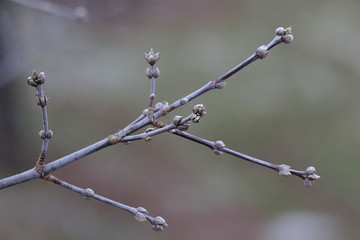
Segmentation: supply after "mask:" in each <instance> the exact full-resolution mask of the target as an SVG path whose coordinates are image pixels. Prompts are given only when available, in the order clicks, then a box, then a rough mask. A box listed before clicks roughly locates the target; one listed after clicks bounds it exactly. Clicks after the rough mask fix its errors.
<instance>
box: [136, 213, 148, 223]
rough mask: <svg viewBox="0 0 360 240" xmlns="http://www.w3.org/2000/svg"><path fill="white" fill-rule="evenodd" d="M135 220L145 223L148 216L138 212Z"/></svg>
mask: <svg viewBox="0 0 360 240" xmlns="http://www.w3.org/2000/svg"><path fill="white" fill-rule="evenodd" d="M135 219H136V220H137V221H139V222H144V221H146V216H145V215H144V214H143V213H142V212H136V213H135Z"/></svg>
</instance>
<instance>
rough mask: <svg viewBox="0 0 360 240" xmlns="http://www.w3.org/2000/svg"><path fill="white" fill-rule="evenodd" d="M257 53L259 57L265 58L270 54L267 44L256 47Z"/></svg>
mask: <svg viewBox="0 0 360 240" xmlns="http://www.w3.org/2000/svg"><path fill="white" fill-rule="evenodd" d="M255 55H256V56H257V57H258V58H259V59H264V58H265V57H266V56H267V55H269V51H268V48H267V47H266V46H265V45H262V46H260V47H258V49H256V52H255Z"/></svg>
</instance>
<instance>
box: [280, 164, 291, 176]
mask: <svg viewBox="0 0 360 240" xmlns="http://www.w3.org/2000/svg"><path fill="white" fill-rule="evenodd" d="M278 171H279V174H280V175H281V176H284V177H287V176H290V175H291V172H290V166H288V165H285V164H280V165H279V167H278Z"/></svg>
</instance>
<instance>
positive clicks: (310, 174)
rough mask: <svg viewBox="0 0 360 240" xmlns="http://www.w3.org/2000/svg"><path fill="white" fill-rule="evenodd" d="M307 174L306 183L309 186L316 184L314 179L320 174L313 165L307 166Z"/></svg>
mask: <svg viewBox="0 0 360 240" xmlns="http://www.w3.org/2000/svg"><path fill="white" fill-rule="evenodd" d="M305 174H306V179H305V180H304V184H305V186H307V187H311V186H312V185H313V184H314V181H316V180H317V179H319V178H320V176H319V175H317V174H316V169H315V167H313V166H310V167H307V168H306V170H305Z"/></svg>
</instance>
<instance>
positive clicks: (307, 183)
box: [304, 178, 314, 187]
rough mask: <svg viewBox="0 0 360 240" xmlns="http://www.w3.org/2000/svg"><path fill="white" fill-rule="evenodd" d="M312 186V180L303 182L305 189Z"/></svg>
mask: <svg viewBox="0 0 360 240" xmlns="http://www.w3.org/2000/svg"><path fill="white" fill-rule="evenodd" d="M313 184H314V181H312V180H310V179H307V178H306V179H305V180H304V185H305V186H306V187H311V186H312V185H313Z"/></svg>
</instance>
